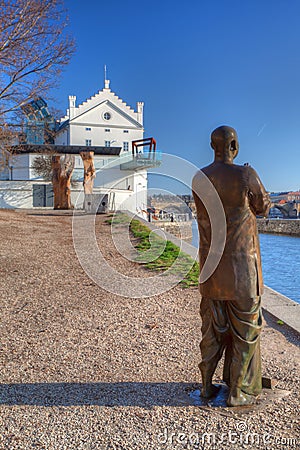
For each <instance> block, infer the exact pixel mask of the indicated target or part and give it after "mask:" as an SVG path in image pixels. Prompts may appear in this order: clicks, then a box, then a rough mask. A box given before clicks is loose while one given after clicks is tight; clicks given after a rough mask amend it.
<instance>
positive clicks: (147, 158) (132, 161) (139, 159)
mask: <svg viewBox="0 0 300 450" xmlns="http://www.w3.org/2000/svg"><path fill="white" fill-rule="evenodd" d="M160 165H161V152H155V153H153V152H151V153H148V152H144V153H138V154H135V155H128V156H127V155H126V157H124V160H123V162H121V163H120V169H121V170H138V169H150V168H151V167H159V166H160Z"/></svg>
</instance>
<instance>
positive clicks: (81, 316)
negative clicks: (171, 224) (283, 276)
mask: <svg viewBox="0 0 300 450" xmlns="http://www.w3.org/2000/svg"><path fill="white" fill-rule="evenodd" d="M105 219H106V217H105V216H98V217H97V219H96V221H97V224H96V230H97V238H98V240H99V245H101V249H102V251H103V254H104V255H105V258H106V259H107V261H108V262H109V263H110V264H111V265H113V266H114V267H115V268H116V269H117V270H122V272H123V273H126V274H130V275H131V276H138V277H141V278H143V277H145V276H149V272H147V271H146V270H145V269H144V268H143V267H141V266H139V265H138V264H136V263H134V262H130V261H127V260H125V259H124V258H123V257H122V256H120V255H119V254H118V252H117V251H116V249H115V248H114V247H113V245H112V241H111V237H110V227H109V226H108V225H107V224H105ZM71 222H72V217H71V216H70V215H60V214H56V215H55V214H54V213H53V212H52V213H51V211H50V212H49V213H41V214H38V213H32V214H30V213H26V212H13V211H0V230H1V232H0V240H1V244H0V245H1V247H0V248H1V252H0V257H1V266H0V270H1V285H0V292H1V304H0V312H1V316H0V317H1V323H0V336H1V338H0V339H1V346H0V383H1V384H0V450H4V449H7V450H13V449H45V450H46V449H49V450H50V449H51V450H52V449H53V450H60V449H74V450H81V449H82V450H83V449H84V450H92V449H103V450H104V449H188V448H190V449H194V448H195V449H198V448H199V449H220V450H222V449H225V448H226V449H240V448H246V449H247V448H248V449H251V450H252V449H256V448H259V449H287V448H295V449H296V448H299V445H300V433H299V423H297V420H298V414H299V403H300V402H299V360H300V351H299V336H298V335H296V334H295V333H294V332H293V331H291V330H289V329H287V328H285V327H284V326H278V325H277V324H276V322H275V321H274V320H273V319H272V318H271V317H270V316H266V315H265V321H266V324H265V328H264V331H263V336H262V357H263V374H264V375H265V376H268V377H271V378H273V379H275V380H276V381H277V382H278V384H277V388H279V389H284V390H288V391H290V394H289V395H288V396H287V397H285V398H280V397H276V396H275V397H274V399H273V398H272V399H271V400H270V399H269V401H267V402H266V404H265V405H264V407H263V408H257V409H256V410H255V411H252V412H248V411H247V410H244V411H241V410H235V408H233V409H232V408H231V409H230V411H229V409H228V408H213V407H206V408H201V407H197V406H194V405H192V404H190V405H189V404H188V398H189V397H188V392H190V391H193V390H195V389H197V388H198V387H199V385H198V383H199V381H200V377H199V373H198V368H197V363H198V361H199V358H200V355H199V347H198V344H199V340H200V325H201V323H200V318H199V314H198V309H199V301H200V298H199V294H198V290H197V289H188V290H184V289H182V288H180V287H175V288H173V289H172V290H171V291H169V292H166V293H164V294H161V295H159V296H156V297H151V298H146V299H129V298H124V297H120V296H117V295H113V294H110V293H107V292H106V291H104V290H102V289H101V288H100V287H98V286H97V285H96V284H95V283H94V282H93V281H92V280H90V279H89V278H88V277H87V276H86V274H85V272H84V271H83V270H82V268H81V266H80V264H79V262H78V260H77V258H76V255H75V252H74V249H73V245H72V229H71ZM112 283H113V280H112ZM220 377H221V368H218V370H217V373H216V379H217V380H218V378H220ZM247 431H248V435H247ZM205 433H206V434H205ZM296 440H297V441H298V443H297V442H296ZM197 442H199V443H198V444H197Z"/></svg>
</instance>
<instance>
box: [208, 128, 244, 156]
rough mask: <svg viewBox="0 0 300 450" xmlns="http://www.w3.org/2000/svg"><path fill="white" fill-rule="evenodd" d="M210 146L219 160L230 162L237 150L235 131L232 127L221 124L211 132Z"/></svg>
mask: <svg viewBox="0 0 300 450" xmlns="http://www.w3.org/2000/svg"><path fill="white" fill-rule="evenodd" d="M210 145H211V147H212V148H213V150H214V152H215V157H216V159H217V160H219V161H224V162H229V163H230V162H232V161H233V160H234V158H235V157H236V156H237V154H238V152H239V143H238V138H237V133H236V131H235V129H234V128H231V127H228V126H226V125H222V126H221V127H218V128H216V129H215V130H214V131H213V132H212V133H211V143H210Z"/></svg>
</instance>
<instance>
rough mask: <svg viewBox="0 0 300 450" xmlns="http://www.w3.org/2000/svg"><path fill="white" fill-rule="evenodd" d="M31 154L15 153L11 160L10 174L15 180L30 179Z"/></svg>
mask: <svg viewBox="0 0 300 450" xmlns="http://www.w3.org/2000/svg"><path fill="white" fill-rule="evenodd" d="M29 159H30V158H29V154H20V155H14V156H13V157H12V160H11V163H10V164H11V166H13V168H12V169H11V170H10V176H12V179H13V180H14V181H15V180H16V181H18V180H28V179H29V177H30V174H29Z"/></svg>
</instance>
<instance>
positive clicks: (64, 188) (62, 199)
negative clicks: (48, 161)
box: [52, 155, 75, 209]
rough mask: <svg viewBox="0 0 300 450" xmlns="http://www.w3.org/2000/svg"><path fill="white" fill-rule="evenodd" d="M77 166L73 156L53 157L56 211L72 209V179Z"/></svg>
mask: <svg viewBox="0 0 300 450" xmlns="http://www.w3.org/2000/svg"><path fill="white" fill-rule="evenodd" d="M74 165H75V157H74V156H72V155H65V156H64V157H61V156H53V157H52V169H53V176H52V184H53V192H54V209H72V208H73V205H72V203H71V178H72V173H73V170H74Z"/></svg>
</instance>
